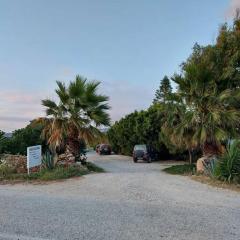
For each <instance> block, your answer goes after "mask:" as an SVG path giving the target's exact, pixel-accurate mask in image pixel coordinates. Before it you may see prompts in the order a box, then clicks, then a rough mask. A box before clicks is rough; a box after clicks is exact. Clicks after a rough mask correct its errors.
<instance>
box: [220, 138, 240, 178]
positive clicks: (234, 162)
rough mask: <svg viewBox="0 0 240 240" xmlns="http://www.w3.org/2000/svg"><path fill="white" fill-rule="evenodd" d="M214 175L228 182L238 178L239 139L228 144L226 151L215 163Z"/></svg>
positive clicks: (239, 162)
mask: <svg viewBox="0 0 240 240" xmlns="http://www.w3.org/2000/svg"><path fill="white" fill-rule="evenodd" d="M215 175H216V176H217V177H218V178H220V179H222V180H225V181H228V182H231V181H233V180H235V179H236V178H238V180H240V141H237V140H235V141H233V142H232V143H229V144H228V146H227V150H226V153H225V154H224V155H223V156H222V157H221V158H220V159H219V161H218V163H217V167H216V171H215Z"/></svg>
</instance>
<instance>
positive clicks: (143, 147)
mask: <svg viewBox="0 0 240 240" xmlns="http://www.w3.org/2000/svg"><path fill="white" fill-rule="evenodd" d="M134 150H142V151H146V150H147V146H146V145H136V146H135V147H134Z"/></svg>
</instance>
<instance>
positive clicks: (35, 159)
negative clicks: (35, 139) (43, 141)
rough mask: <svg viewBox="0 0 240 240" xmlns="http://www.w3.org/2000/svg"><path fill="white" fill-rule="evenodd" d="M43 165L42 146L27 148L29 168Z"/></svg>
mask: <svg viewBox="0 0 240 240" xmlns="http://www.w3.org/2000/svg"><path fill="white" fill-rule="evenodd" d="M41 163H42V146H41V145H37V146H32V147H28V148H27V168H28V170H29V168H32V167H36V166H39V165H41Z"/></svg>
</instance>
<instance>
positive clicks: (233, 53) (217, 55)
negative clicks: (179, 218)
mask: <svg viewBox="0 0 240 240" xmlns="http://www.w3.org/2000/svg"><path fill="white" fill-rule="evenodd" d="M171 83H174V87H175V88H176V90H175V91H173V90H172V86H171ZM239 102H240V12H239V11H237V14H236V18H235V19H234V22H233V24H232V25H231V26H229V25H227V24H223V25H222V26H221V28H220V30H219V34H218V36H217V39H216V42H215V43H214V44H212V45H207V46H200V45H199V44H195V45H194V47H193V51H192V54H191V55H190V56H189V58H188V59H187V60H186V61H184V62H183V63H182V64H181V71H180V74H177V73H174V74H173V75H172V76H171V77H164V78H163V79H162V81H161V83H160V87H159V89H158V90H157V91H156V97H155V99H154V100H153V104H152V105H151V106H150V107H149V109H148V110H146V111H140V112H134V113H132V114H129V115H128V116H126V117H124V118H123V119H121V120H120V121H118V122H116V123H115V124H114V125H113V126H112V127H111V129H110V130H109V132H108V136H109V140H110V143H111V144H112V146H113V149H114V150H115V151H116V152H118V153H123V154H131V149H132V147H133V146H134V145H135V144H139V143H145V144H148V145H151V146H152V147H153V148H154V149H155V150H156V151H158V152H159V153H160V155H161V154H163V155H169V156H170V157H171V158H174V157H175V156H178V157H179V156H181V157H182V158H184V157H185V158H187V159H188V161H189V163H190V165H183V166H179V165H178V166H174V167H172V168H170V169H168V170H166V171H167V172H170V173H176V174H177V173H180V174H183V173H184V174H185V173H187V172H188V170H189V172H192V168H193V165H192V163H194V162H196V160H197V159H198V158H200V157H202V156H203V159H202V160H201V161H202V164H203V165H204V174H206V175H208V176H209V177H211V178H215V179H219V180H222V181H228V182H240V178H239V174H240V168H239V163H240V159H239V151H240V150H239V147H240V146H239V143H238V141H235V143H233V142H234V141H230V140H233V139H239V133H240V132H239V129H240V128H239V127H240V126H239V123H240V105H239ZM199 161H200V160H199ZM197 166H198V165H197Z"/></svg>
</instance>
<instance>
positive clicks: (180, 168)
mask: <svg viewBox="0 0 240 240" xmlns="http://www.w3.org/2000/svg"><path fill="white" fill-rule="evenodd" d="M163 171H164V172H166V173H169V174H173V175H187V174H194V173H195V171H196V166H195V164H183V165H174V166H171V167H168V168H165V169H163Z"/></svg>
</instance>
